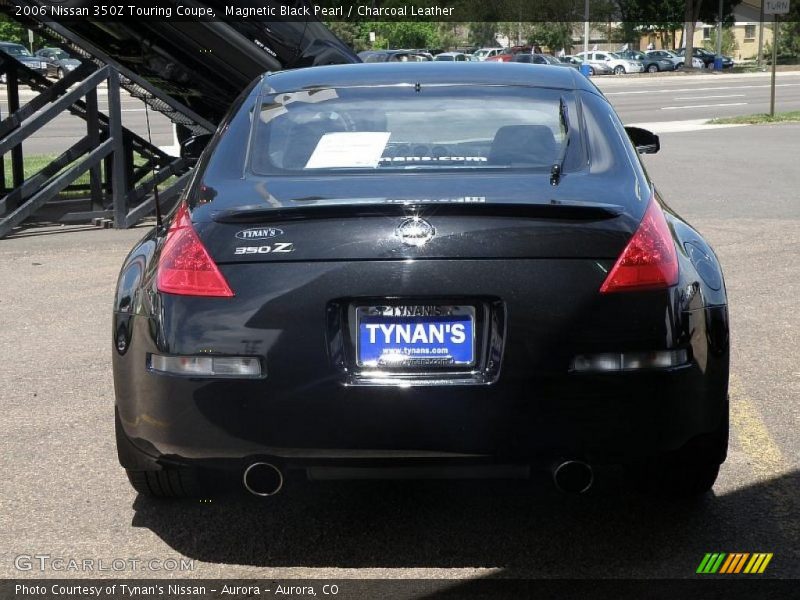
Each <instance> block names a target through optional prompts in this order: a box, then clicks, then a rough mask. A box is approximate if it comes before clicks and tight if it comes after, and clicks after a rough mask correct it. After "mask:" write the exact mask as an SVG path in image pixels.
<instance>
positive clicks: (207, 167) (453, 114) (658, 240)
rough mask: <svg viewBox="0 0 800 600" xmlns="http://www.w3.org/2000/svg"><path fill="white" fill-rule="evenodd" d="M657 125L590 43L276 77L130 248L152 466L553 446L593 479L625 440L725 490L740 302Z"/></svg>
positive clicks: (516, 466) (421, 470) (581, 480)
mask: <svg viewBox="0 0 800 600" xmlns="http://www.w3.org/2000/svg"><path fill="white" fill-rule="evenodd" d="M476 106H480V107H481V109H480V118H479V119H476V118H475V107H476ZM626 133H627V135H626ZM658 148H659V142H658V138H657V137H656V136H655V135H653V134H652V133H650V132H647V131H644V130H641V129H634V128H629V129H628V130H627V132H626V129H624V128H623V126H622V124H621V123H620V121H619V119H618V118H617V116H616V115H615V113H614V111H613V110H612V108H611V106H610V105H609V103H608V101H607V100H606V99H605V98H604V97H603V95H602V94H601V93H600V92H599V91H598V90H597V88H596V87H595V86H594V85H593V84H592V83H591V82H590V81H588V80H587V79H586V78H585V77H583V76H582V75H580V74H579V73H577V72H576V71H575V70H574V69H563V68H562V69H558V68H552V67H549V66H539V65H523V64H509V65H506V66H505V67H504V68H497V66H496V65H492V64H483V63H479V64H475V63H470V64H466V65H453V64H447V65H439V64H435V63H420V64H405V65H402V66H397V65H386V64H371V65H369V64H368V65H345V66H326V67H313V68H307V69H298V70H294V71H285V72H278V73H272V74H267V75H264V76H262V77H261V78H259V79H258V80H256V81H255V82H253V83H252V84H251V85H250V87H249V88H248V89H247V90H246V91H245V92H243V94H242V95H241V97H240V98H239V99H238V100H237V101H236V102H235V104H234V106H233V107H232V108H231V110H230V112H229V114H228V116H227V117H226V118H225V119H224V121H223V122H222V124H221V125H220V127H219V129H218V131H217V133H216V134H215V136H214V137H213V139H212V140H211V142H210V143H209V145H208V147H207V148H206V150H205V151H204V153H203V155H202V157H201V159H200V161H199V163H198V165H197V167H196V173H195V176H194V179H193V181H192V183H191V184H190V186H189V187H188V189H187V190H186V191H185V193H184V197H183V199H182V201H181V202H180V204H179V206H178V207H177V208H176V209H175V210H174V211H173V212H172V213H171V214H170V215H169V217H168V218H167V219H166V221H165V224H164V226H163V227H161V228H155V229H154V230H153V231H151V232H150V233H148V234H147V235H146V236H145V237H144V239H143V240H142V241H141V242H140V243H138V244H137V245H136V246H135V247H134V248H133V250H132V251H131V253H130V255H129V256H128V257H127V259H126V260H125V263H124V265H123V267H122V272H121V275H120V277H119V283H118V288H117V293H116V299H115V306H114V319H113V348H114V350H113V365H114V380H115V389H116V416H117V437H118V439H117V443H118V450H119V458H120V462H121V463H122V466H124V467H125V468H126V469H127V471H128V475H129V478H130V481H131V483H132V484H133V486H134V487H135V489H136V490H138V491H139V492H140V493H143V494H153V495H158V496H177V495H185V494H202V493H207V491H208V489H209V487H208V486H209V485H210V483H214V484H218V483H219V482H223V483H224V482H226V481H229V480H230V479H231V478H233V479H235V480H236V481H237V482H238V483H239V485H241V483H242V482H243V483H244V486H245V487H246V488H247V489H248V490H250V491H251V492H253V493H256V494H260V495H271V494H273V493H276V492H277V491H278V490H279V489H280V488H281V486H282V484H283V480H284V479H283V478H284V476H285V475H286V474H287V473H290V472H305V473H306V474H308V475H309V476H311V477H312V478H317V477H366V476H376V477H379V476H400V475H402V476H443V477H446V476H467V475H468V476H481V477H482V476H498V475H502V476H527V475H528V474H529V472H530V470H531V469H552V471H553V473H554V478H555V480H556V483H557V485H558V486H559V487H561V488H562V489H565V490H571V491H583V490H585V489H588V487H589V486H590V485H591V482H592V479H593V474H592V473H593V471H592V468H593V467H594V466H596V465H605V464H621V465H624V466H625V467H626V468H628V470H629V471H630V473H631V474H632V475H633V476H634V478H635V480H636V481H638V482H639V483H641V484H642V485H644V486H645V487H647V488H649V489H656V490H660V491H671V492H677V493H687V494H688V493H701V492H704V491H707V490H708V489H709V488H710V487H711V486H712V484H713V482H714V481H715V478H716V476H717V473H718V469H719V465H720V463H722V462H723V461H724V459H725V456H726V451H727V439H728V435H727V431H728V400H727V386H728V354H729V346H728V311H727V300H726V295H725V288H724V284H723V278H722V273H721V271H720V266H719V263H718V262H717V259H716V257H715V256H714V253H713V251H712V250H711V248H710V247H709V245H708V244H707V243H706V241H705V240H704V239H703V237H702V236H701V235H700V234H699V233H698V232H697V231H696V230H694V229H693V228H692V227H691V226H690V225H689V224H688V223H686V222H685V221H684V220H683V219H681V218H680V217H679V216H678V215H676V214H675V213H674V212H673V211H672V210H671V209H670V208H669V207H668V206H667V205H666V204H665V203H664V201H663V200H662V199H661V197H660V196H659V194H658V192H657V191H656V190H655V188H654V187H653V184H652V182H651V181H650V180H649V179H648V178H647V175H646V174H645V171H644V169H643V168H642V165H641V163H640V160H639V157H638V155H637V149H638V151H639V152H655V151H657V150H658Z"/></svg>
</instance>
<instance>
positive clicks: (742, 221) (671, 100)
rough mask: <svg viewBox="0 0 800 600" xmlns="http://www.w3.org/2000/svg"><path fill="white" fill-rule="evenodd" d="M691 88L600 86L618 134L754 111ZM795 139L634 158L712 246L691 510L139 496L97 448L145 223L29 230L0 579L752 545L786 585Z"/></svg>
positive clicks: (16, 291) (499, 566)
mask: <svg viewBox="0 0 800 600" xmlns="http://www.w3.org/2000/svg"><path fill="white" fill-rule="evenodd" d="M690 79H692V78H690V77H674V78H671V79H669V81H667V79H666V78H664V79H648V80H646V81H645V79H644V78H643V79H642V80H641V81H640V80H635V81H634V80H628V81H623V80H619V82H617V81H616V80H612V78H608V81H605V80H600V79H599V78H598V84H599V85H600V86H601V87H602V88H603V90H604V92H605V93H607V94H609V96H610V98H612V99H613V101H614V103H615V104H616V105H617V106H618V108H619V110H620V113H621V116H622V118H623V120H624V121H626V122H652V121H664V119H667V120H668V121H673V120H682V119H688V118H703V117H705V118H708V117H711V116H716V115H720V114H729V113H728V111H735V112H737V113H749V112H758V111H762V112H763V110H764V106H763V102H762V103H761V104H759V103H758V102H761V100H758V98H761V97H762V96H764V97H766V98H767V99H768V89H767V88H763V87H745V85H747V86H753V85H758V86H761V85H763V84H766V83H767V82H768V79H765V78H764V77H763V76H755V77H746V78H736V79H734V78H733V77H731V78H730V79H729V78H727V77H723V76H720V77H718V80H719V83H716V81H717V78H715V80H714V83H713V85H712V84H711V83H709V82H708V81H707V80H705V79H704V78H702V77H697V78H696V81H692V82H689V80H690ZM779 81H780V82H781V83H782V84H785V86H786V87H783V88H779V90H780V91H779V106H780V108H781V110H788V109H790V108H795V109H796V108H800V77H798V76H797V75H794V74H791V75H784V76H782V77H781V78H780V79H779ZM742 82H743V83H742ZM720 86H722V87H725V88H727V89H722V88H721V87H720ZM789 86H791V87H789ZM707 88H712V89H707ZM689 89H690V90H691V91H686V90H689ZM658 90H669V91H658ZM624 92H631V93H627V94H626V93H624ZM633 92H636V93H633ZM638 92H642V93H638ZM644 92H648V93H644ZM612 94H616V95H612ZM728 94H744V95H743V96H737V98H739V99H742V100H741V101H742V102H747V104H746V105H740V106H722V107H719V106H718V107H714V108H711V107H708V108H696V109H691V110H692V111H694V112H692V113H691V115H692V116H691V117H689V116H687V114H686V113H685V112H684V111H678V110H667V108H668V107H670V106H675V105H678V104H681V103H686V104H687V105H699V104H711V103H716V102H717V101H718V100H719V102H720V103H722V104H729V103H730V104H733V103H734V102H735V101H736V100H737V98H724V99H723V98H718V99H715V98H708V99H702V98H700V97H699V96H701V95H705V96H714V95H728ZM679 98H687V100H680V99H679ZM729 101H730V102H729ZM662 109H663V110H662ZM687 110H690V109H687ZM677 113H681V114H677ZM135 114H138V113H135ZM64 131H66V129H65V130H64ZM798 140H800V124H783V125H770V126H747V127H735V128H723V129H716V130H702V131H683V132H666V133H663V134H661V143H662V151H661V152H660V153H659V154H655V155H652V156H646V157H645V164H646V167H647V169H648V173H649V175H650V176H651V178H652V179H653V180H654V181H655V183H656V185H657V187H658V188H659V189H660V191H661V193H662V194H663V196H664V197H665V199H666V200H667V201H668V202H669V203H670V205H671V206H672V207H673V208H674V209H675V210H676V211H678V212H679V213H681V214H682V215H683V216H684V217H686V218H687V219H688V220H689V221H690V222H691V223H692V224H693V225H694V226H696V227H697V228H698V229H699V230H700V231H701V232H702V233H703V234H704V236H705V237H706V239H708V240H709V241H710V242H711V244H712V245H713V246H714V248H715V250H716V252H717V254H718V255H719V258H720V260H721V262H722V265H723V268H724V269H725V275H726V285H727V289H728V294H729V300H730V315H731V324H732V331H731V340H732V347H733V352H732V370H731V372H732V378H731V385H730V397H731V424H732V427H731V428H732V431H731V447H730V452H729V457H728V461H727V462H726V463H725V465H723V467H722V471H721V475H720V478H719V480H718V482H717V484H716V486H715V490H714V493H713V495H710V496H708V497H705V498H703V499H702V500H700V501H699V502H697V503H690V504H681V503H679V502H675V501H670V500H669V499H653V498H648V497H645V496H642V495H639V494H637V493H635V492H633V491H631V490H630V489H629V488H628V487H626V484H625V482H624V480H623V479H622V477H621V475H620V473H619V472H617V471H616V470H614V469H606V470H602V471H601V472H598V473H597V485H596V486H595V487H593V488H592V490H590V492H589V493H588V494H586V495H584V496H565V495H562V494H560V493H558V492H556V491H555V490H554V489H553V486H552V483H551V482H550V481H549V479H548V478H547V477H546V476H545V475H541V476H538V477H537V479H536V480H535V481H534V485H533V489H532V490H530V489H526V488H524V487H523V486H520V485H518V484H506V483H498V482H485V483H482V482H464V483H460V482H436V483H433V482H430V483H409V482H394V483H380V482H352V483H350V482H336V483H322V482H317V483H312V482H295V483H293V485H290V486H289V489H287V490H286V491H285V492H284V493H283V494H282V495H280V496H277V497H275V498H270V499H266V500H257V499H255V498H253V497H251V496H247V495H245V494H244V493H234V494H232V495H230V496H226V497H222V498H218V499H215V500H214V501H213V502H210V503H209V502H199V501H193V502H189V501H186V502H160V501H154V500H150V499H147V498H143V497H137V495H136V494H135V493H134V492H133V490H132V489H131V488H130V486H129V485H128V482H127V480H126V478H125V474H124V472H123V471H122V469H121V468H120V467H119V465H118V463H117V458H116V452H115V448H114V425H113V414H114V413H113V402H114V391H113V386H112V381H111V367H110V353H111V337H112V336H111V313H110V311H111V304H112V299H113V293H114V286H115V281H116V276H117V272H118V269H119V266H120V264H121V262H122V260H123V258H124V256H125V254H126V253H127V251H128V249H129V248H130V247H131V245H132V244H133V243H134V241H135V240H137V239H138V238H140V237H141V236H142V235H144V233H145V231H146V228H147V227H146V226H140V227H138V228H135V229H132V230H126V231H114V230H102V229H95V228H92V227H88V226H86V227H53V226H41V227H35V226H34V227H30V228H27V229H24V230H22V231H21V232H19V233H17V234H16V235H15V236H13V237H10V238H8V239H5V240H2V241H0V290H2V293H1V294H0V327H2V331H3V335H2V336H0V356H1V357H2V365H3V377H2V378H0V411H1V412H2V414H3V419H2V420H0V452H2V455H3V457H4V458H3V461H4V467H5V469H4V477H3V493H2V494H0V548H2V555H0V575H2V576H3V577H59V576H66V577H79V576H81V577H89V576H106V577H109V576H115V577H120V576H122V577H159V576H164V575H165V573H164V572H163V571H155V572H154V571H147V570H136V571H132V572H127V571H126V572H124V573H119V572H110V573H105V574H104V573H63V572H57V571H54V570H46V571H44V572H40V571H39V570H38V569H35V570H31V571H19V570H16V569H15V567H14V559H15V557H16V556H18V555H22V554H28V555H29V554H36V553H46V554H50V555H54V556H56V555H57V556H62V557H67V558H68V557H74V558H76V559H83V558H95V559H98V558H99V559H105V560H107V561H110V560H112V559H114V558H124V559H127V558H129V557H138V558H142V559H148V558H159V559H164V558H170V557H172V558H175V557H178V558H179V557H187V558H190V559H193V561H194V562H193V570H191V571H186V572H174V573H168V574H167V575H168V576H175V577H187V576H192V577H205V578H219V577H226V578H230V577H238V576H243V577H247V576H249V577H260V578H270V577H281V578H287V577H337V578H348V577H404V578H414V577H416V578H432V577H441V578H467V577H469V578H475V577H495V576H499V577H570V578H576V577H577V578H584V577H585V578H593V577H604V578H608V577H610V578H614V577H628V578H648V579H649V578H684V577H693V576H694V574H695V570H696V568H697V566H698V564H699V562H700V560H701V559H702V558H703V555H704V554H705V553H707V552H769V553H774V558H773V559H772V562H771V563H770V565H769V568H768V569H767V571H766V573H765V574H764V575H762V576H757V577H784V578H788V577H798V576H800V565H799V564H798V559H800V547H799V546H798V543H797V541H798V539H800V496H798V490H800V445H798V443H797V431H798V429H800V404H798V398H800V368H799V367H798V361H797V357H798V351H797V340H798V339H800V300H799V299H800V283H798V281H800V278H798V255H799V254H800V203H799V202H798V189H800V170H798V168H797V156H798V149H800V148H798V144H799V143H800V142H799V141H798ZM647 400H648V399H647V398H642V401H643V402H646V401H647ZM743 577H744V576H743ZM748 577H751V576H748Z"/></svg>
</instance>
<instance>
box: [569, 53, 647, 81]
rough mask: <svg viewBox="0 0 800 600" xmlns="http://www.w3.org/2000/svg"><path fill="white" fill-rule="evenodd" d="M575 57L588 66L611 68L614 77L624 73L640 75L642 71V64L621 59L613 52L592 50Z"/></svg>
mask: <svg viewBox="0 0 800 600" xmlns="http://www.w3.org/2000/svg"><path fill="white" fill-rule="evenodd" d="M575 56H577V57H579V58H582V59H583V60H584V61H585V62H587V63H588V64H590V65H600V64H605V65H608V66H609V67H611V70H612V71H614V74H615V75H624V74H625V73H642V72H643V71H644V63H642V62H640V61H638V60H628V59H627V58H621V57H620V56H617V55H616V54H614V53H613V52H604V51H598V50H593V51H591V52H578V53H577V54H576V55H575Z"/></svg>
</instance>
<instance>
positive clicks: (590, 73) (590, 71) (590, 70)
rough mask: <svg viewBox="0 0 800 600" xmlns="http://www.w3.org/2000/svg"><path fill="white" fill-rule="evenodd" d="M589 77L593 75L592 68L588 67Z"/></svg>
mask: <svg viewBox="0 0 800 600" xmlns="http://www.w3.org/2000/svg"><path fill="white" fill-rule="evenodd" d="M589 75H594V68H593V67H589Z"/></svg>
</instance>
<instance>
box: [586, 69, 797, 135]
mask: <svg viewBox="0 0 800 600" xmlns="http://www.w3.org/2000/svg"><path fill="white" fill-rule="evenodd" d="M592 81H594V83H595V84H597V87H599V88H600V89H601V90H602V91H603V93H604V94H605V95H606V97H607V98H608V99H609V101H610V102H611V103H612V104H613V105H614V108H615V110H616V111H617V114H619V116H620V118H621V119H622V121H623V122H624V123H626V124H627V123H663V122H668V121H683V120H693V119H713V118H716V117H731V116H736V115H749V114H754V113H765V112H769V99H770V85H771V84H770V73H766V72H760V73H741V74H738V73H716V74H707V75H705V74H704V75H695V74H687V75H684V74H680V73H678V74H675V75H668V74H667V75H661V76H651V75H640V76H635V75H634V76H614V75H605V76H597V77H593V78H592ZM775 93H776V95H775V98H776V102H775V110H776V111H778V112H781V111H790V110H800V71H782V72H779V73H778V74H777V77H776V85H775Z"/></svg>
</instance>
